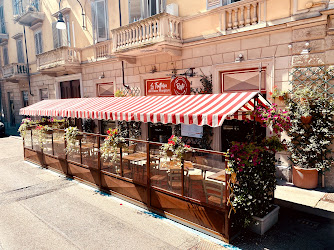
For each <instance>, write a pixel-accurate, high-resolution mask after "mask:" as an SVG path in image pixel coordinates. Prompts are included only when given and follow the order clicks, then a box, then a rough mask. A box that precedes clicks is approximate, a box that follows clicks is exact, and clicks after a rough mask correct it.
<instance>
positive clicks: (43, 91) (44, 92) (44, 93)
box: [39, 88, 49, 101]
mask: <svg viewBox="0 0 334 250" xmlns="http://www.w3.org/2000/svg"><path fill="white" fill-rule="evenodd" d="M39 96H40V99H41V101H43V100H47V99H49V93H48V89H47V88H45V89H40V90H39Z"/></svg>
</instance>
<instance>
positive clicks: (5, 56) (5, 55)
mask: <svg viewBox="0 0 334 250" xmlns="http://www.w3.org/2000/svg"><path fill="white" fill-rule="evenodd" d="M2 55H3V64H4V65H7V64H9V58H8V47H7V45H5V46H3V48H2Z"/></svg>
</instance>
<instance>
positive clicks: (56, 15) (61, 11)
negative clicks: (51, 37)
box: [52, 7, 71, 18]
mask: <svg viewBox="0 0 334 250" xmlns="http://www.w3.org/2000/svg"><path fill="white" fill-rule="evenodd" d="M70 11H71V8H69V7H65V8H62V9H61V10H59V11H57V12H55V13H53V14H52V16H53V17H55V18H58V15H59V13H62V14H63V15H66V14H68V13H70Z"/></svg>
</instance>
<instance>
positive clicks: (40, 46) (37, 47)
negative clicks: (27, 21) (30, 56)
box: [34, 30, 44, 55]
mask: <svg viewBox="0 0 334 250" xmlns="http://www.w3.org/2000/svg"><path fill="white" fill-rule="evenodd" d="M36 36H37V38H38V39H37V40H36ZM34 41H35V54H36V55H39V54H42V53H43V51H44V50H43V34H42V30H37V31H35V32H34ZM36 41H37V42H38V43H36Z"/></svg>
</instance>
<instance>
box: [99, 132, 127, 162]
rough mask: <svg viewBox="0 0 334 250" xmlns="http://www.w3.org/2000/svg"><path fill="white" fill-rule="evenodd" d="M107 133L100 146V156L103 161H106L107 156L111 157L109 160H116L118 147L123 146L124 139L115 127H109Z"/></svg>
mask: <svg viewBox="0 0 334 250" xmlns="http://www.w3.org/2000/svg"><path fill="white" fill-rule="evenodd" d="M107 134H108V136H107V137H106V138H105V139H104V144H103V146H102V147H101V151H102V158H103V159H104V160H105V161H107V160H108V158H111V159H110V162H116V161H117V153H118V152H117V151H118V147H120V146H125V139H124V138H123V137H122V136H121V133H120V131H119V130H118V129H117V128H116V129H109V130H108V131H107Z"/></svg>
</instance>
